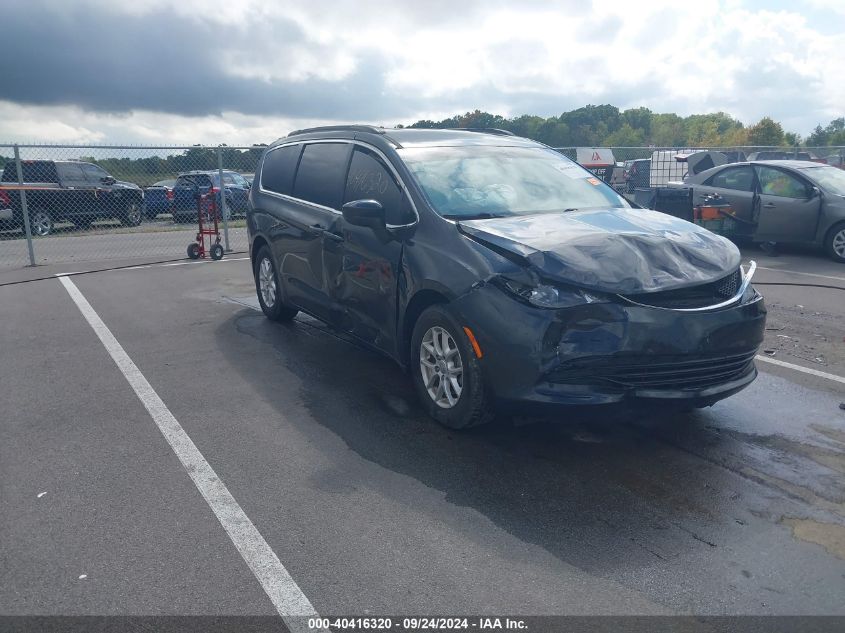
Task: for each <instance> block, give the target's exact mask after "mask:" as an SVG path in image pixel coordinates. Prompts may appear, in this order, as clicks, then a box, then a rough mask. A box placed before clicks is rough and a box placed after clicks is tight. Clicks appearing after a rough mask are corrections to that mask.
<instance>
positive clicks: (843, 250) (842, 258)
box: [824, 222, 845, 264]
mask: <svg viewBox="0 0 845 633" xmlns="http://www.w3.org/2000/svg"><path fill="white" fill-rule="evenodd" d="M824 251H825V253H827V256H828V257H830V258H831V259H832V260H833V261H835V262H839V263H840V264H845V222H840V223H839V224H837V225H835V226H834V227H833V228H831V229H830V230H829V231H828V232H827V237H825V240H824Z"/></svg>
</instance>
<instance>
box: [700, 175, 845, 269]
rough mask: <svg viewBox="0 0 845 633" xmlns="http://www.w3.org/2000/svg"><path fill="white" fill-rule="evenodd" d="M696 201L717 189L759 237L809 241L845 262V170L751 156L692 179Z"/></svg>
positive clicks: (750, 235) (757, 239)
mask: <svg viewBox="0 0 845 633" xmlns="http://www.w3.org/2000/svg"><path fill="white" fill-rule="evenodd" d="M684 185H685V186H688V187H692V189H693V201H694V202H695V201H696V200H700V199H701V197H702V196H704V195H708V194H714V193H715V194H718V195H719V196H721V197H722V198H724V199H725V200H727V202H728V203H729V204H730V205H731V208H732V209H733V211H734V212H735V214H736V217H737V218H738V219H739V221H740V222H742V223H743V224H744V225H746V226H748V227H749V229H748V238H749V239H751V240H752V241H755V242H781V243H797V244H810V245H814V246H817V247H819V248H822V249H824V251H825V253H827V255H828V256H829V257H830V258H831V259H833V260H834V261H838V262H843V263H845V172H843V171H842V170H841V169H837V168H835V167H832V166H830V165H821V164H819V163H815V162H809V161H787V160H777V161H749V162H745V163H735V164H732V165H723V166H721V167H716V168H715V169H709V170H707V171H705V172H702V173H700V174H698V175H696V176H693V177H691V178H688V179H687V180H686V181H685V182H684Z"/></svg>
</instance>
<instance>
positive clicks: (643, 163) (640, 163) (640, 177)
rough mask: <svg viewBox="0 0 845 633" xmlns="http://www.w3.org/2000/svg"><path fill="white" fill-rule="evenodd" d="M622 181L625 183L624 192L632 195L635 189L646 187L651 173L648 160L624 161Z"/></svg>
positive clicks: (649, 160)
mask: <svg viewBox="0 0 845 633" xmlns="http://www.w3.org/2000/svg"><path fill="white" fill-rule="evenodd" d="M623 168H624V171H623V172H622V179H623V180H624V181H625V192H626V193H634V191H635V190H636V189H637V188H643V187H648V186H649V185H648V183H649V173H650V172H651V159H650V158H637V159H635V160H626V161H625V164H624V165H623Z"/></svg>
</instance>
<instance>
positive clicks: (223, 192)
mask: <svg viewBox="0 0 845 633" xmlns="http://www.w3.org/2000/svg"><path fill="white" fill-rule="evenodd" d="M217 175H218V177H219V178H220V212H221V214H222V215H223V243H224V245H225V251H226V252H227V253H231V252H232V249H231V248H230V247H229V219H228V217H227V216H228V215H229V214H228V213H227V209H226V186H225V185H224V184H223V147H222V146H220V147H218V148H217Z"/></svg>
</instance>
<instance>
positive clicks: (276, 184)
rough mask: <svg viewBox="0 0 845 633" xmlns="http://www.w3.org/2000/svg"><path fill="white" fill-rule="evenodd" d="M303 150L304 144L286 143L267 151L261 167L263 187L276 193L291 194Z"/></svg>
mask: <svg viewBox="0 0 845 633" xmlns="http://www.w3.org/2000/svg"><path fill="white" fill-rule="evenodd" d="M301 152H302V145H286V146H285V147H280V148H279V149H274V150H272V151H270V152H267V155H266V156H265V157H264V164H263V166H262V167H261V187H262V188H264V189H266V190H267V191H272V192H274V193H283V194H285V195H290V194H291V192H292V191H293V176H294V174H295V173H296V164H297V163H298V162H299V154H300V153H301Z"/></svg>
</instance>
